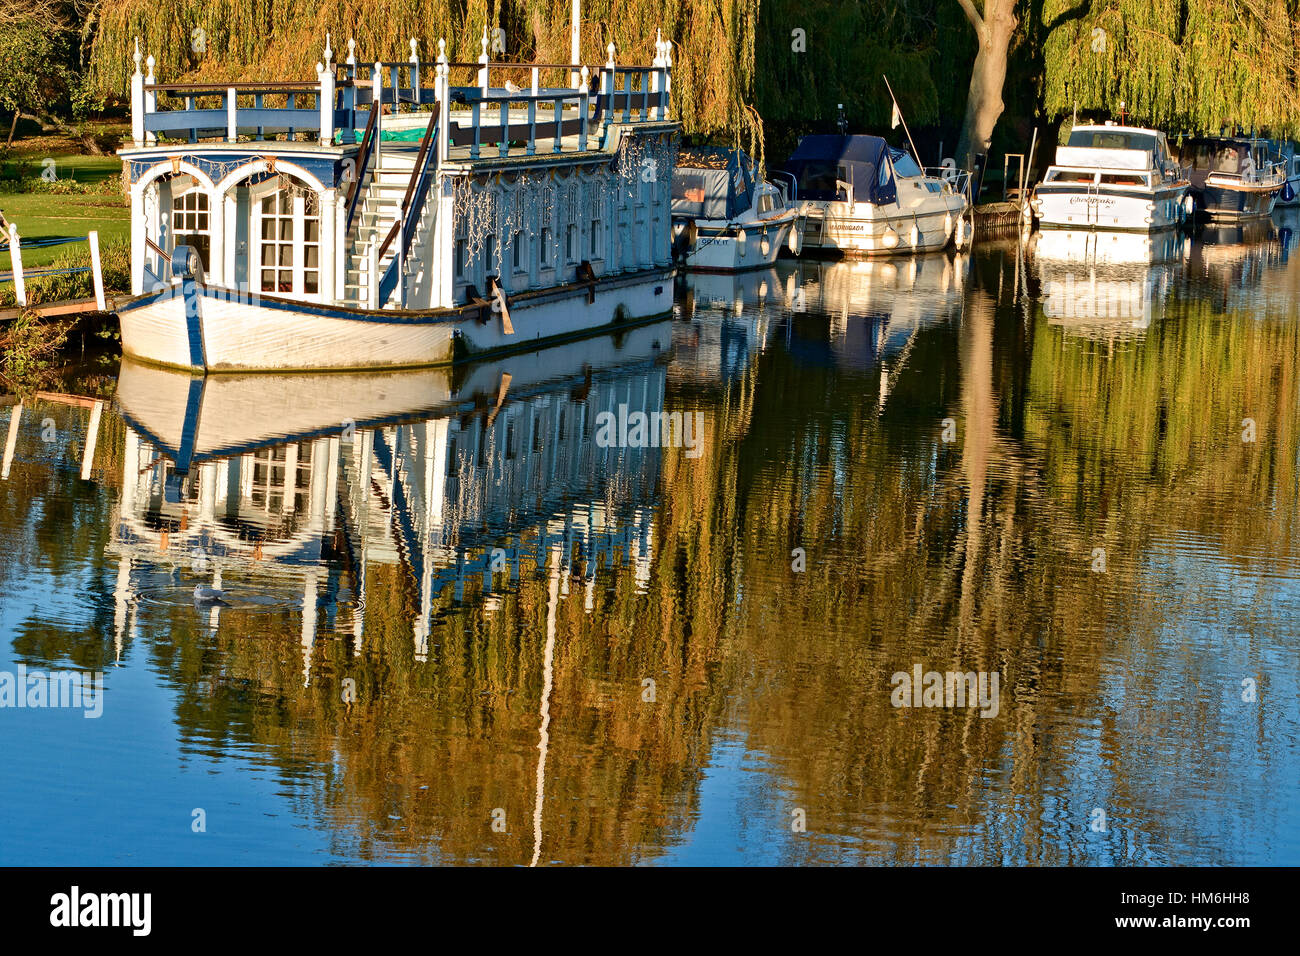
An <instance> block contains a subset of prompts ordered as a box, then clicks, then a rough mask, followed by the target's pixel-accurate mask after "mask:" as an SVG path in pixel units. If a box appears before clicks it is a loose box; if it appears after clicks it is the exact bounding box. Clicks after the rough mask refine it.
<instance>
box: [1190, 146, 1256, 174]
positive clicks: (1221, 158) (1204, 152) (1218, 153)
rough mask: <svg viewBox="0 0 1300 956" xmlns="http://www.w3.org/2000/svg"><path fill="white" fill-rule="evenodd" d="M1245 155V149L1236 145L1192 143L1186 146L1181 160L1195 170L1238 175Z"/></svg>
mask: <svg viewBox="0 0 1300 956" xmlns="http://www.w3.org/2000/svg"><path fill="white" fill-rule="evenodd" d="M1245 155H1246V150H1245V148H1244V147H1242V146H1240V145H1238V144H1236V143H1216V142H1200V143H1197V142H1190V143H1186V144H1184V146H1183V150H1182V153H1181V155H1180V159H1181V161H1182V162H1183V163H1184V164H1187V165H1190V166H1191V167H1192V168H1193V169H1199V170H1205V171H1207V172H1211V173H1233V174H1236V173H1239V172H1241V165H1242V160H1243V159H1244V158H1245Z"/></svg>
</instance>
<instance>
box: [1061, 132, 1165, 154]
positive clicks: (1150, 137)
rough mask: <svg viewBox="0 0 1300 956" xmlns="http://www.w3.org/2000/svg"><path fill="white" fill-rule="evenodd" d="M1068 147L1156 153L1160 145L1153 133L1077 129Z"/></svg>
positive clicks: (1072, 134) (1071, 136)
mask: <svg viewBox="0 0 1300 956" xmlns="http://www.w3.org/2000/svg"><path fill="white" fill-rule="evenodd" d="M1065 145H1067V146H1083V147H1085V148H1087V149H1144V150H1150V151H1155V150H1156V149H1157V148H1158V146H1159V143H1158V141H1157V140H1156V137H1155V134H1153V133H1133V132H1130V131H1128V130H1109V129H1075V130H1071V131H1070V140H1069V142H1068V143H1066V144H1065Z"/></svg>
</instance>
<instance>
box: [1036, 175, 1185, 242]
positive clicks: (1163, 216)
mask: <svg viewBox="0 0 1300 956" xmlns="http://www.w3.org/2000/svg"><path fill="white" fill-rule="evenodd" d="M1186 194H1187V187H1186V186H1183V187H1180V188H1178V189H1166V190H1159V191H1157V192H1154V193H1152V192H1132V193H1125V192H1121V191H1119V190H1112V191H1104V190H1103V191H1100V192H1099V191H1098V190H1096V189H1095V188H1094V189H1092V190H1089V189H1087V188H1083V189H1062V188H1058V189H1052V190H1050V191H1049V190H1047V189H1043V188H1041V187H1040V189H1039V191H1038V192H1037V194H1036V195H1035V200H1034V208H1035V210H1036V217H1037V219H1038V224H1039V225H1040V226H1045V227H1049V228H1058V229H1120V230H1128V231H1136V232H1156V231H1159V230H1161V229H1170V228H1172V227H1174V226H1177V225H1178V224H1179V223H1181V222H1182V221H1183V197H1184V196H1185V195H1186Z"/></svg>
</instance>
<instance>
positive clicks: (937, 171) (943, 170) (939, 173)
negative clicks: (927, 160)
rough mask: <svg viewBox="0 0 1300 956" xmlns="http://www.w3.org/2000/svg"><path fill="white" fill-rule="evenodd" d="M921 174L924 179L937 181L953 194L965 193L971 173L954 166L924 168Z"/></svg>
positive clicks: (968, 186)
mask: <svg viewBox="0 0 1300 956" xmlns="http://www.w3.org/2000/svg"><path fill="white" fill-rule="evenodd" d="M921 172H922V173H923V174H924V175H925V178H926V179H938V180H941V181H942V182H945V183H947V184H948V185H949V186H951V187H952V191H953V192H955V193H966V192H967V191H968V190H969V188H970V182H971V172H970V170H968V169H958V168H957V167H956V166H926V167H924V168H923V169H922V170H921Z"/></svg>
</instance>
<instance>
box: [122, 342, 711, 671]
mask: <svg viewBox="0 0 1300 956" xmlns="http://www.w3.org/2000/svg"><path fill="white" fill-rule="evenodd" d="M669 344H670V342H669V332H668V328H667V324H666V323H659V324H657V325H652V326H645V327H639V328H636V329H632V330H629V332H628V333H626V334H625V335H624V336H622V337H620V339H619V340H617V341H615V340H614V339H611V338H604V339H596V340H592V341H590V342H585V343H574V344H571V345H569V346H564V347H559V348H556V349H552V350H548V351H547V352H545V353H540V354H539V355H533V356H521V357H519V358H518V359H517V360H516V361H515V362H514V363H513V364H512V363H509V362H506V363H502V364H500V365H494V366H484V367H477V368H475V369H474V370H473V371H472V372H471V373H470V374H469V376H468V377H464V376H456V377H457V378H459V379H460V380H456V379H455V378H453V373H452V371H451V370H445V369H444V370H438V369H433V370H423V371H410V372H392V373H388V374H385V375H378V376H376V375H364V376H363V375H355V376H354V375H299V376H279V375H274V376H268V375H257V376H244V377H215V378H211V377H210V378H207V379H203V378H191V377H190V376H188V375H184V374H181V373H176V372H171V371H166V370H161V369H157V368H153V367H150V366H145V365H139V364H136V363H133V362H129V361H127V362H125V363H124V364H123V366H122V371H121V377H120V382H119V389H118V402H119V406H120V410H121V414H122V416H123V418H124V419H125V421H126V424H127V433H126V434H127V438H126V442H127V444H126V453H125V456H124V460H123V485H122V497H121V503H120V522H119V532H118V535H117V537H116V540H115V541H114V543H113V544H112V545H111V546H110V547H111V549H112V550H113V551H114V552H115V553H116V554H117V556H118V559H119V562H120V564H119V568H120V571H119V576H118V582H117V590H116V599H117V607H118V619H117V642H118V644H119V646H120V645H121V643H122V642H123V641H124V640H125V639H126V635H127V633H128V632H131V631H133V629H135V628H136V627H137V626H138V617H139V605H140V603H141V602H144V603H165V604H177V603H183V602H184V601H186V600H188V599H189V596H190V594H191V591H192V588H193V585H194V584H195V583H196V582H198V583H200V584H201V585H205V586H211V587H212V588H215V589H219V590H221V591H222V592H223V593H224V597H225V602H224V604H223V605H218V606H214V607H211V608H204V609H202V610H203V613H205V614H207V615H209V616H210V622H211V626H212V627H214V628H215V627H216V626H217V624H218V622H219V619H220V617H221V615H222V614H223V613H225V614H240V613H245V612H248V611H250V610H265V609H268V608H274V609H283V608H285V607H289V608H293V609H301V612H302V646H303V677H304V680H309V679H310V662H311V655H312V644H313V642H314V639H315V634H316V629H317V625H318V621H319V620H320V618H321V616H322V615H324V616H325V617H328V618H330V619H331V622H332V623H333V624H335V625H337V623H338V622H337V621H336V619H337V618H338V617H339V616H340V615H342V616H345V617H350V618H351V625H352V630H353V636H354V640H355V645H354V651H355V652H356V653H359V652H360V647H361V643H362V642H363V640H364V609H365V606H366V598H367V588H368V574H369V571H370V569H371V568H372V567H373V566H374V565H376V564H388V565H400V566H401V567H403V568H404V569H406V570H407V571H408V572H409V573H410V575H411V576H412V578H413V580H414V581H415V582H416V588H417V592H418V598H417V601H416V607H415V611H414V615H413V620H412V625H413V630H414V635H415V654H416V657H417V659H421V660H422V659H424V658H425V657H426V656H427V655H428V653H429V633H430V628H431V626H432V625H433V623H434V618H435V611H434V603H435V601H436V600H437V599H438V598H439V596H440V595H441V592H442V590H443V589H444V588H447V587H451V588H452V589H453V593H454V600H455V601H457V602H459V601H461V600H463V599H464V597H465V593H466V582H467V581H468V580H470V579H471V578H475V577H477V578H480V579H481V580H482V585H483V586H482V589H481V592H480V598H481V599H482V600H483V601H484V602H488V603H490V602H491V601H492V600H493V598H492V593H493V592H494V590H497V589H499V588H500V587H503V586H508V585H509V584H510V583H511V582H517V581H518V578H519V575H520V573H521V568H523V567H524V566H525V564H526V563H527V564H532V565H534V566H535V567H537V568H543V567H546V566H547V565H548V563H550V562H551V561H552V560H557V561H558V562H559V564H558V565H557V568H558V569H559V570H558V571H557V573H560V572H562V573H563V578H564V587H563V591H564V593H566V594H567V593H568V580H569V575H570V572H571V571H572V568H573V567H574V562H575V561H577V562H579V563H580V564H581V565H582V567H583V569H584V571H583V573H584V575H585V577H584V578H583V582H582V586H583V587H585V588H586V589H587V604H588V608H589V609H590V606H591V601H592V588H593V587H594V577H595V571H596V566H597V561H598V558H599V559H603V560H605V561H611V560H614V559H615V557H616V555H622V556H623V558H625V559H626V560H628V561H630V562H633V563H634V564H635V565H636V567H637V569H638V570H637V574H638V577H639V578H644V575H645V574H646V573H648V567H649V564H648V562H649V554H648V550H647V549H648V547H649V540H650V538H649V534H650V510H649V503H650V502H651V501H652V500H653V496H654V494H655V489H656V480H657V462H658V457H657V456H658V454H659V450H660V448H661V447H662V445H661V441H660V439H661V438H665V439H667V440H668V441H676V442H681V441H686V442H691V441H697V440H698V438H699V436H698V434H695V433H693V431H692V428H691V424H690V423H689V422H687V423H686V424H685V426H684V427H683V424H682V422H681V416H680V415H678V416H677V418H675V419H672V423H673V425H674V426H675V428H670V427H669V426H668V425H667V424H663V425H662V427H661V428H660V431H659V432H658V433H656V434H653V435H652V434H649V433H648V432H645V431H644V430H643V432H642V434H641V435H640V437H638V436H637V435H636V434H635V433H634V434H633V435H632V436H631V437H630V438H629V437H628V435H627V429H626V426H625V423H626V422H627V421H628V420H629V419H632V420H633V424H634V425H635V422H636V418H635V415H636V413H641V414H642V415H644V416H645V421H646V422H647V423H648V422H655V423H659V422H667V421H668V416H666V415H665V413H664V383H665V376H666V360H667V355H668V352H667V348H668V346H669ZM620 425H623V426H624V427H623V431H622V432H620V431H619V426H620ZM688 454H689V451H688ZM553 549H554V555H552V550H553Z"/></svg>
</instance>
